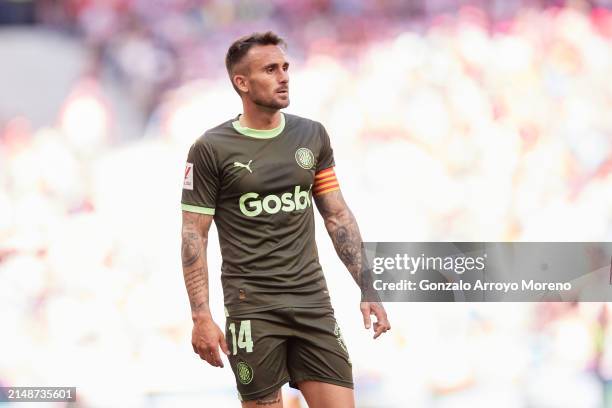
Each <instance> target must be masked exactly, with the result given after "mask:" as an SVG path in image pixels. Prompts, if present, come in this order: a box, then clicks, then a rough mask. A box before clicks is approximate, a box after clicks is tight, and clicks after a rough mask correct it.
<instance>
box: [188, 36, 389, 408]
mask: <svg viewBox="0 0 612 408" xmlns="http://www.w3.org/2000/svg"><path fill="white" fill-rule="evenodd" d="M285 48H286V44H285V42H284V41H283V40H282V39H281V38H279V37H278V36H277V35H276V34H274V33H272V32H267V33H255V34H253V35H251V36H247V37H243V38H240V39H238V40H237V41H235V42H234V43H233V44H232V45H231V46H230V48H229V50H228V52H227V56H226V67H227V71H228V73H229V76H230V79H231V82H232V85H233V87H234V89H235V90H236V92H238V94H239V95H240V98H241V99H242V105H243V113H242V114H240V115H238V116H237V117H236V118H233V119H230V120H228V121H226V122H224V123H222V124H220V125H218V126H217V127H215V128H212V129H210V130H208V131H207V132H205V133H204V135H203V136H201V137H199V138H198V139H197V140H196V141H195V143H194V144H193V145H192V146H191V148H190V150H189V154H188V157H187V166H186V169H185V178H184V183H183V194H182V200H181V201H182V210H183V211H182V213H183V227H182V248H181V252H182V254H181V255H182V262H183V274H184V278H185V285H186V287H187V293H188V295H189V301H190V304H191V311H192V318H193V322H194V326H193V334H192V345H193V350H194V352H196V353H197V354H199V355H200V357H201V358H202V359H204V360H206V361H207V362H208V363H209V364H211V365H213V366H215V367H223V362H222V359H221V356H220V353H219V347H220V348H221V350H222V351H223V352H224V353H225V354H227V356H228V359H229V362H230V365H231V367H232V370H233V372H234V374H235V377H236V384H237V388H238V393H239V396H240V400H241V401H242V406H243V407H259V406H262V405H265V406H267V407H272V408H277V407H278V408H281V407H282V395H281V392H280V387H281V386H282V385H283V384H285V383H286V382H289V383H290V385H291V386H292V387H293V388H298V389H299V390H300V391H301V392H302V394H303V395H304V398H305V399H306V401H307V403H308V405H309V407H310V408H324V407H342V408H350V407H353V406H354V395H353V379H352V369H351V362H350V359H349V355H348V352H347V347H346V344H345V342H344V339H343V338H342V334H341V332H340V328H339V327H338V324H337V323H336V320H335V318H334V311H333V309H332V306H331V303H330V298H329V294H328V290H327V285H326V282H325V277H324V275H323V272H322V269H321V265H320V264H319V259H318V253H317V248H316V244H315V224H314V213H313V210H312V202H313V200H314V202H315V203H316V205H317V208H318V210H319V212H320V214H321V216H322V217H323V219H324V220H325V226H326V229H327V231H328V233H329V235H330V237H331V239H332V242H333V245H334V247H335V249H336V252H337V253H338V255H339V257H340V259H341V260H342V262H343V263H344V264H345V265H346V267H347V269H348V270H349V272H350V273H351V275H352V277H353V279H354V280H355V281H356V282H357V283H358V284H360V285H362V288H363V282H365V279H364V278H365V277H366V274H367V272H362V269H363V268H362V259H363V258H362V249H361V235H360V233H359V228H358V227H357V222H356V221H355V218H354V216H353V214H352V213H351V211H350V210H349V208H348V207H347V205H346V203H345V202H344V199H343V198H342V194H341V192H340V187H339V184H338V180H337V179H336V176H335V173H334V157H333V152H332V148H331V145H330V140H329V136H328V134H327V132H326V130H325V128H324V127H323V126H322V125H321V124H320V123H318V122H316V121H312V120H308V119H304V118H301V117H299V116H295V115H290V114H286V113H285V114H284V113H282V112H281V109H283V108H286V107H287V106H288V105H289V75H288V70H289V63H288V62H287V59H286V55H285V52H284V49H285ZM213 220H214V221H215V224H216V226H217V230H218V233H219V243H220V246H221V255H222V259H223V262H222V267H221V282H222V285H223V294H224V303H225V317H226V324H225V330H224V332H225V333H224V332H223V331H221V329H220V328H219V326H217V324H216V323H215V322H214V321H213V319H212V317H211V313H210V310H209V305H208V269H207V264H206V245H207V241H208V231H209V228H210V225H211V223H212V221H213ZM363 270H365V269H363ZM362 299H363V296H362ZM360 309H361V313H362V314H363V320H364V325H365V327H366V329H369V328H370V325H371V315H374V316H375V318H376V321H375V322H374V324H373V330H374V338H377V337H378V336H380V335H381V334H382V333H384V332H386V331H387V330H389V329H390V328H391V326H390V324H389V321H388V319H387V316H386V312H385V310H384V307H383V305H382V304H381V303H380V302H365V301H362V302H361V304H360Z"/></svg>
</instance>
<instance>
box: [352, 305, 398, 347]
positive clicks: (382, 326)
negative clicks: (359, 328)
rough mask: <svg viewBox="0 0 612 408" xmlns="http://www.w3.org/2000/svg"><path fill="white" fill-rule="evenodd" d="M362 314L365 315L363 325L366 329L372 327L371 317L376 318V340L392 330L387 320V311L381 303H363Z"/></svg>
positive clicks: (361, 306)
mask: <svg viewBox="0 0 612 408" xmlns="http://www.w3.org/2000/svg"><path fill="white" fill-rule="evenodd" d="M359 308H360V309H361V314H362V315H363V325H364V326H365V328H366V329H369V328H370V326H371V322H372V320H371V318H370V316H371V315H374V316H375V317H376V321H375V322H374V338H375V339H376V338H378V336H380V335H381V334H383V333H385V332H387V331H388V330H391V323H389V319H387V312H386V311H385V308H384V306H383V305H382V303H379V302H361V305H360V306H359Z"/></svg>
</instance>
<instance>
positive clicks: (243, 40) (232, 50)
mask: <svg viewBox="0 0 612 408" xmlns="http://www.w3.org/2000/svg"><path fill="white" fill-rule="evenodd" d="M256 45H280V46H283V47H284V48H287V43H286V42H285V40H283V39H282V38H280V37H279V36H278V35H276V34H275V33H273V32H272V31H268V32H265V33H253V34H251V35H246V36H244V37H240V38H239V39H237V40H236V41H234V42H233V43H232V45H230V47H229V49H228V50H227V54H226V55H225V68H227V73H228V74H229V76H230V81H232V86H233V87H234V89H235V90H236V92H238V94H240V91H239V90H238V88H237V87H236V85H234V80H233V79H232V74H233V71H234V67H235V66H236V65H238V64H239V63H240V61H242V59H243V58H244V56H245V55H247V53H248V52H249V50H250V49H251V48H253V47H254V46H256Z"/></svg>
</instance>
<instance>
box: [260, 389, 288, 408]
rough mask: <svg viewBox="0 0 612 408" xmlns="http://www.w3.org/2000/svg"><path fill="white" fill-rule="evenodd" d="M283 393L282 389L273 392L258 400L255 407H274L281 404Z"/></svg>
mask: <svg viewBox="0 0 612 408" xmlns="http://www.w3.org/2000/svg"><path fill="white" fill-rule="evenodd" d="M281 396H282V394H281V392H280V389H279V390H276V391H273V392H271V393H270V394H268V395H265V396H263V397H261V398H258V399H257V401H256V402H255V405H274V404H278V403H279V402H281Z"/></svg>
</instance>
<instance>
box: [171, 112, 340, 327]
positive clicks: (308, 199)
mask: <svg viewBox="0 0 612 408" xmlns="http://www.w3.org/2000/svg"><path fill="white" fill-rule="evenodd" d="M333 166H334V158H333V152H332V148H331V146H330V141H329V136H328V134H327V132H326V131H325V128H324V127H323V126H322V125H321V124H320V123H318V122H316V121H312V120H308V119H304V118H301V117H298V116H295V115H290V114H281V124H280V125H279V126H278V127H277V128H276V129H272V130H254V129H249V128H244V127H242V126H240V123H239V121H238V120H237V118H236V119H232V120H229V121H227V122H225V123H222V124H221V125H219V126H217V127H215V128H213V129H210V130H208V131H207V132H206V133H205V134H204V135H203V136H201V137H199V138H198V139H197V140H196V141H195V143H194V144H193V145H192V146H191V148H190V150H189V154H188V157H187V166H186V169H185V178H184V184H183V193H182V200H181V201H182V209H183V210H185V211H191V212H196V213H202V214H209V215H213V217H214V221H215V224H216V226H217V230H218V233H219V243H220V246H221V255H222V258H223V262H222V266H221V282H222V285H223V294H224V302H225V306H226V308H227V311H228V312H229V314H230V315H232V316H234V315H240V314H245V313H250V312H255V311H264V310H271V309H277V308H282V307H287V306H288V305H292V306H312V307H319V306H330V299H329V295H328V291H327V285H326V282H325V278H324V276H323V272H322V269H321V265H320V264H319V259H318V253H317V247H316V244H315V225H314V213H313V208H312V207H313V199H312V197H313V193H314V194H315V195H316V194H323V193H325V192H328V191H333V190H334V189H338V185H337V181H336V180H335V176H333ZM330 174H331V176H330ZM332 176H333V177H332ZM315 178H316V180H317V182H315Z"/></svg>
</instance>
